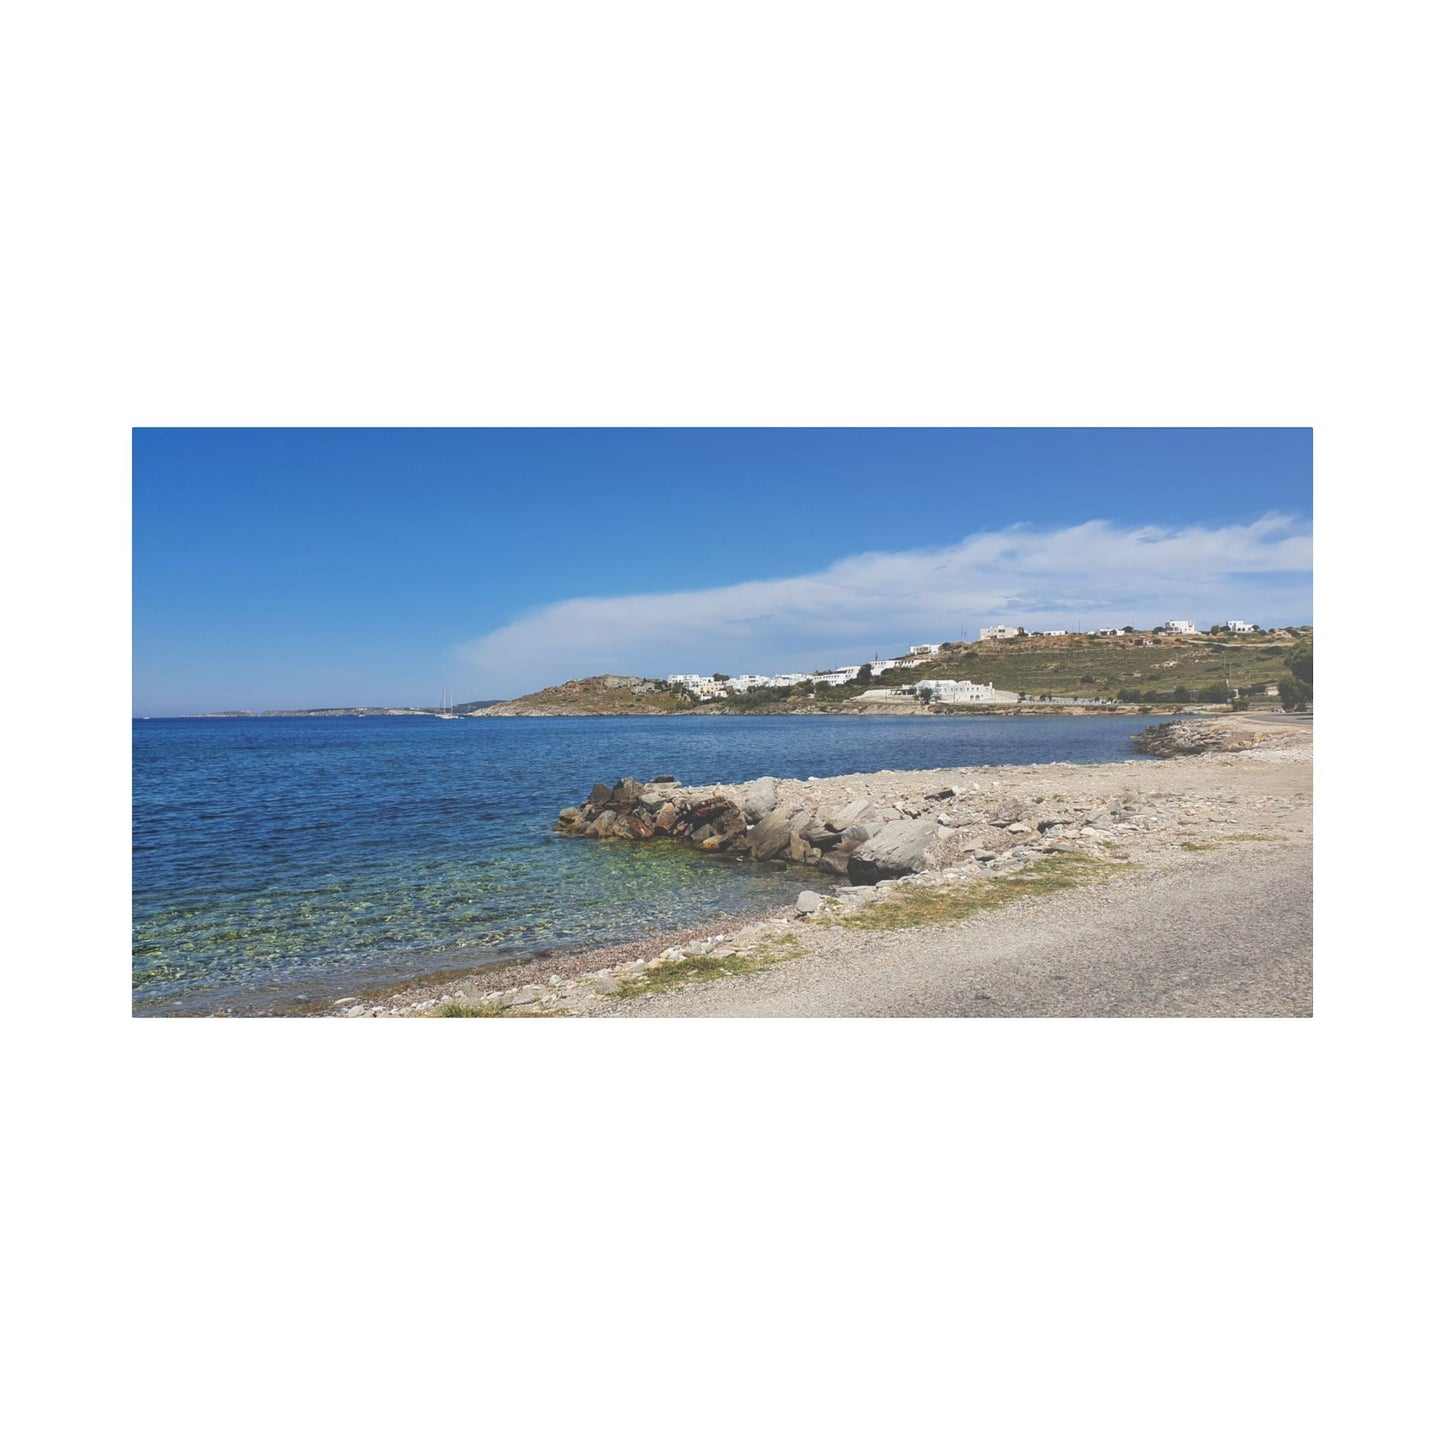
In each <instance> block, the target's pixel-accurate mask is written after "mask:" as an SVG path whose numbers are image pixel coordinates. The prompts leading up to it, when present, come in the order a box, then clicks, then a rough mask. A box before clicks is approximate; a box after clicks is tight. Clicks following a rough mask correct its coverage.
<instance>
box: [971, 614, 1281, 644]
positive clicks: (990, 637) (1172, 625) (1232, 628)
mask: <svg viewBox="0 0 1445 1445" xmlns="http://www.w3.org/2000/svg"><path fill="white" fill-rule="evenodd" d="M1224 629H1225V631H1226V632H1257V631H1258V630H1259V629H1258V628H1257V627H1255V625H1254V624H1253V623H1252V622H1240V621H1237V620H1236V621H1232V622H1226V623H1225V624H1224ZM1129 630H1130V629H1129V628H1127V627H1095V628H1092V629H1091V630H1090V631H1088V632H1086V633H1084V634H1083V635H1084V636H1085V637H1123V635H1124V634H1125V633H1126V632H1128V631H1129ZM1156 630H1160V631H1164V632H1173V633H1190V634H1197V633H1198V631H1199V629H1198V628H1197V627H1196V626H1195V625H1194V624H1193V623H1192V622H1191V621H1190V620H1189V619H1188V618H1186V617H1176V618H1173V619H1172V620H1171V621H1169V622H1166V623H1165V624H1164V626H1163V628H1162V629H1156ZM1069 635H1070V634H1069V632H1068V630H1067V629H1066V628H1063V627H1055V628H1051V629H1050V630H1049V631H1047V632H1025V631H1024V629H1023V628H1022V627H984V628H980V629H979V634H978V640H979V641H980V642H997V641H1001V640H1003V639H1005V638H1009V637H1068V636H1069Z"/></svg>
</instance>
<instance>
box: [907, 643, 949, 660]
mask: <svg viewBox="0 0 1445 1445" xmlns="http://www.w3.org/2000/svg"><path fill="white" fill-rule="evenodd" d="M942 650H943V644H942V643H941V642H920V643H919V644H918V646H917V647H910V648H909V649H908V655H909V657H932V656H933V654H934V653H935V652H941V651H942Z"/></svg>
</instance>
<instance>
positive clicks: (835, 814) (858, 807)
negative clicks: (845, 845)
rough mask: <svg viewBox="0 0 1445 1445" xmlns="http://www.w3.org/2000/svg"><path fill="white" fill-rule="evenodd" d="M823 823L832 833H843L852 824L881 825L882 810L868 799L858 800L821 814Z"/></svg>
mask: <svg viewBox="0 0 1445 1445" xmlns="http://www.w3.org/2000/svg"><path fill="white" fill-rule="evenodd" d="M822 820H823V822H824V823H826V824H827V825H828V827H830V828H832V829H833V830H834V832H837V833H845V832H847V830H848V829H849V828H850V827H852V826H853V824H854V823H881V822H883V821H884V819H883V809H882V808H880V807H879V806H878V804H877V803H875V802H873V801H871V800H870V799H868V798H858V799H856V800H855V801H854V802H851V803H845V804H844V805H843V806H842V807H841V808H834V809H833V810H832V811H831V812H828V813H824V814H823V819H822Z"/></svg>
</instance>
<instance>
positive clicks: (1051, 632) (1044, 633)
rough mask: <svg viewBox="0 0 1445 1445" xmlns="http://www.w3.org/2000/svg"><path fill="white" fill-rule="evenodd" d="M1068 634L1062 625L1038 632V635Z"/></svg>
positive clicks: (1061, 635)
mask: <svg viewBox="0 0 1445 1445" xmlns="http://www.w3.org/2000/svg"><path fill="white" fill-rule="evenodd" d="M1068 635H1069V634H1068V633H1067V632H1065V631H1064V629H1063V628H1062V627H1056V628H1054V629H1052V630H1051V631H1049V632H1041V633H1039V636H1040V637H1067V636H1068Z"/></svg>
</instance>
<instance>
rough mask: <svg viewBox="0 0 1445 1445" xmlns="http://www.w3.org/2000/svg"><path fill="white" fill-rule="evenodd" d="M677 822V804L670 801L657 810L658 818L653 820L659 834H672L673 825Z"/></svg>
mask: <svg viewBox="0 0 1445 1445" xmlns="http://www.w3.org/2000/svg"><path fill="white" fill-rule="evenodd" d="M676 822H677V804H676V803H674V802H672V801H671V800H669V801H668V802H666V803H664V804H663V805H662V806H661V807H660V808H659V809H658V810H657V817H656V818H655V819H653V827H654V828H656V829H657V831H658V832H659V833H670V832H672V827H673V824H674V823H676Z"/></svg>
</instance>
